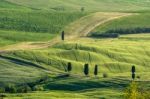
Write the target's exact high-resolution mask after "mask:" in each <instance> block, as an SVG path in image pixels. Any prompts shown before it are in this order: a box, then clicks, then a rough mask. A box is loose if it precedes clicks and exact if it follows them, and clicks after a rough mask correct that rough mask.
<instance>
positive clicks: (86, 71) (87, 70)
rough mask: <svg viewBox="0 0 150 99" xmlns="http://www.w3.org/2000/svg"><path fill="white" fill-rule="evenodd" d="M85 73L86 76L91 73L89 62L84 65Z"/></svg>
mask: <svg viewBox="0 0 150 99" xmlns="http://www.w3.org/2000/svg"><path fill="white" fill-rule="evenodd" d="M84 74H85V75H86V76H88V74H89V64H85V65H84Z"/></svg>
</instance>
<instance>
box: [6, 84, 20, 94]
mask: <svg viewBox="0 0 150 99" xmlns="http://www.w3.org/2000/svg"><path fill="white" fill-rule="evenodd" d="M5 92H8V93H16V92H17V89H16V86H15V85H11V84H9V85H7V86H6V87H5Z"/></svg>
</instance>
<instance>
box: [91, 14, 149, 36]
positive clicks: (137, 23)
mask: <svg viewBox="0 0 150 99" xmlns="http://www.w3.org/2000/svg"><path fill="white" fill-rule="evenodd" d="M149 17H150V14H149V13H138V14H137V15H132V16H127V17H124V18H121V19H116V20H112V21H109V22H107V23H104V24H103V25H101V26H99V27H97V28H95V29H94V30H93V31H92V32H91V33H93V34H101V33H119V34H132V33H144V32H145V33H149V32H150V20H149Z"/></svg>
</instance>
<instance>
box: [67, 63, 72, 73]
mask: <svg viewBox="0 0 150 99" xmlns="http://www.w3.org/2000/svg"><path fill="white" fill-rule="evenodd" d="M71 70H72V64H71V63H70V62H69V63H68V66H67V71H68V72H70V71H71Z"/></svg>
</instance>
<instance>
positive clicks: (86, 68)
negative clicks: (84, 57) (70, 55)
mask: <svg viewBox="0 0 150 99" xmlns="http://www.w3.org/2000/svg"><path fill="white" fill-rule="evenodd" d="M71 70H72V64H71V63H70V62H69V63H68V66H67V71H68V72H70V71H71ZM135 71H136V70H135V66H132V69H131V72H132V79H133V80H134V79H135ZM83 72H84V74H85V75H86V76H88V75H89V64H85V65H84V71H83ZM94 75H95V76H97V75H98V65H95V68H94Z"/></svg>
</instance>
